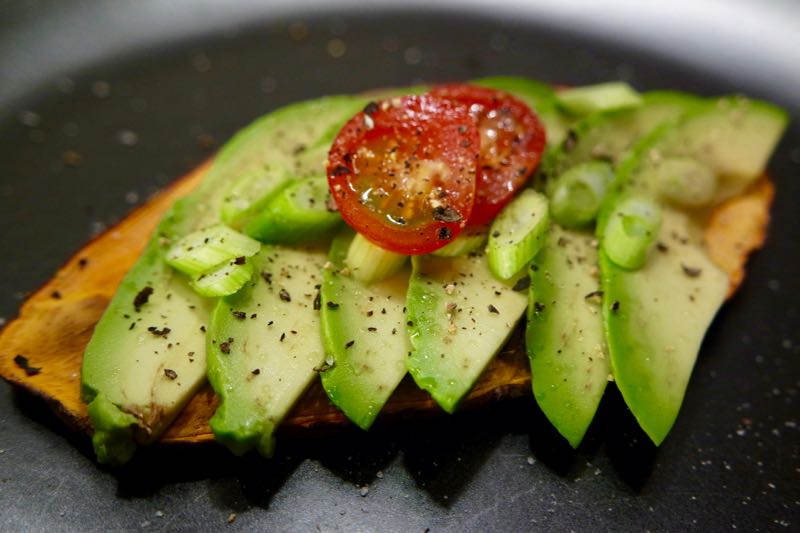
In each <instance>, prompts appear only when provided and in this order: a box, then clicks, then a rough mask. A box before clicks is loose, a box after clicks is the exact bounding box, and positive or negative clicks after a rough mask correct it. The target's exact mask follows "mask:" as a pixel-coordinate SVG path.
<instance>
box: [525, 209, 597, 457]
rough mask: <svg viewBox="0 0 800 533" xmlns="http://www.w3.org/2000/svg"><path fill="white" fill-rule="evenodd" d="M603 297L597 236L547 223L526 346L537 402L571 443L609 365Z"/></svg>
mask: <svg viewBox="0 0 800 533" xmlns="http://www.w3.org/2000/svg"><path fill="white" fill-rule="evenodd" d="M602 298H603V296H602V293H601V292H600V282H599V280H598V278H597V246H596V241H595V238H594V235H593V234H592V233H589V232H584V231H575V230H567V229H563V228H561V227H560V226H558V225H556V224H553V225H551V228H550V232H549V233H548V235H547V241H546V242H545V245H544V248H543V249H542V250H541V251H540V252H539V254H538V255H537V256H536V259H535V260H534V263H533V265H532V267H531V289H530V304H529V306H528V326H527V329H526V331H525V345H526V348H527V352H528V357H529V358H530V364H531V378H532V385H533V392H534V396H535V397H536V401H537V403H538V404H539V407H540V408H541V409H542V411H543V412H544V414H545V416H547V418H548V419H549V420H550V422H551V423H552V424H553V426H554V427H555V428H556V429H557V430H558V431H559V432H560V433H561V434H562V435H563V436H564V438H566V439H567V441H569V443H570V444H571V445H572V446H573V447H577V446H578V444H580V442H581V440H582V439H583V435H584V434H585V433H586V430H587V429H588V428H589V424H590V423H591V422H592V418H594V413H595V411H596V410H597V407H598V405H600V400H601V398H602V397H603V391H605V388H606V383H607V382H608V375H609V374H610V372H611V368H610V365H609V359H608V354H607V350H606V343H605V338H604V334H603V321H602V308H601V302H602Z"/></svg>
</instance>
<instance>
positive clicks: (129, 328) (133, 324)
mask: <svg viewBox="0 0 800 533" xmlns="http://www.w3.org/2000/svg"><path fill="white" fill-rule="evenodd" d="M135 327H136V322H131V325H130V326H129V327H128V331H130V330H132V329H133V328H135Z"/></svg>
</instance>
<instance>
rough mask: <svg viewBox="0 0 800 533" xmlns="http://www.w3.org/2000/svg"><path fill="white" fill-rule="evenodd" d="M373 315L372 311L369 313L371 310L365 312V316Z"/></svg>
mask: <svg viewBox="0 0 800 533" xmlns="http://www.w3.org/2000/svg"><path fill="white" fill-rule="evenodd" d="M374 314H375V313H374V312H373V311H371V310H370V311H367V316H372V315H374Z"/></svg>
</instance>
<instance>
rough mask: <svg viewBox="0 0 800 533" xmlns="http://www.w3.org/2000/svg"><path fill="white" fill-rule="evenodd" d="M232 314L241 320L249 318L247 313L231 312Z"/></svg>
mask: <svg viewBox="0 0 800 533" xmlns="http://www.w3.org/2000/svg"><path fill="white" fill-rule="evenodd" d="M231 314H232V315H233V316H234V318H238V319H239V320H244V319H245V318H247V313H245V312H244V311H231Z"/></svg>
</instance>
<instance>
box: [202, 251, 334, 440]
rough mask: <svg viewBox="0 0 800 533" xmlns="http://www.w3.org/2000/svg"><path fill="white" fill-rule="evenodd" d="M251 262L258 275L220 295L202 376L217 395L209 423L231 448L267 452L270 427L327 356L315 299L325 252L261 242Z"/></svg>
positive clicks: (271, 438) (272, 437)
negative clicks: (205, 373) (232, 292)
mask: <svg viewBox="0 0 800 533" xmlns="http://www.w3.org/2000/svg"><path fill="white" fill-rule="evenodd" d="M252 263H253V266H254V267H255V268H256V271H257V275H256V276H254V278H253V281H252V282H251V283H250V284H249V285H248V286H246V288H244V289H243V290H241V291H240V292H238V293H236V294H235V295H232V296H229V297H227V298H224V299H222V300H220V301H219V303H218V304H217V307H216V308H215V310H214V315H213V318H212V320H211V327H210V328H209V330H208V379H209V381H210V382H211V386H212V387H213V388H214V391H215V392H216V393H217V395H218V396H219V398H220V405H219V407H218V408H217V412H216V413H215V414H214V416H213V417H212V418H211V429H212V431H213V432H214V436H215V437H216V438H217V440H219V441H220V442H222V443H223V444H225V445H226V446H227V447H228V448H229V449H230V450H231V451H233V452H234V453H236V454H242V453H244V452H246V451H249V450H251V449H258V451H259V452H260V453H261V454H263V455H265V456H270V455H272V453H273V450H274V446H275V438H274V431H275V428H276V427H277V426H278V424H280V422H281V420H283V418H284V417H285V416H286V414H287V413H288V412H289V410H290V409H291V407H292V406H293V405H294V403H295V402H296V401H297V399H298V398H299V397H300V396H301V395H302V394H303V392H304V391H305V390H306V388H307V387H308V385H309V384H311V382H312V381H313V379H314V378H315V377H316V375H317V372H318V371H319V370H320V368H321V366H322V364H323V362H324V360H325V354H324V350H323V347H322V341H321V339H320V335H319V328H320V324H319V312H318V309H317V305H316V304H315V301H316V295H317V290H318V287H319V285H320V283H321V277H322V275H321V269H322V266H323V264H324V263H325V251H324V249H323V248H321V247H315V248H309V247H287V246H264V247H263V248H262V250H261V252H259V254H258V255H256V256H254V257H253V258H252Z"/></svg>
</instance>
